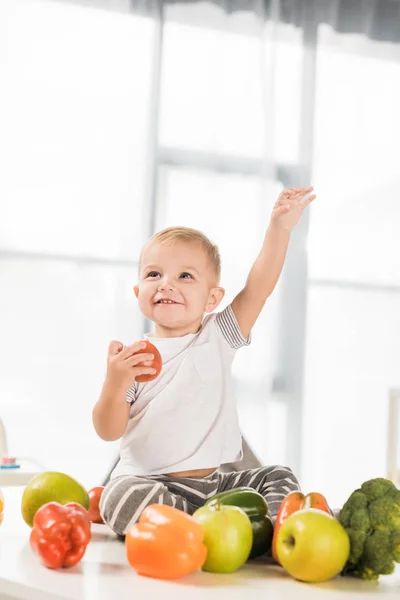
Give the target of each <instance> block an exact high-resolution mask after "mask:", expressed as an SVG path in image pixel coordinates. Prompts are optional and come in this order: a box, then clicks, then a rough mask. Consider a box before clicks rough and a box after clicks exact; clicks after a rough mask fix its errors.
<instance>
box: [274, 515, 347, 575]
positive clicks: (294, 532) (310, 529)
mask: <svg viewBox="0 0 400 600" xmlns="http://www.w3.org/2000/svg"><path fill="white" fill-rule="evenodd" d="M276 552H277V555H278V560H279V562H280V564H281V565H282V567H283V568H284V569H285V570H286V571H287V572H288V573H289V574H290V575H292V577H294V578H295V579H299V580H300V581H307V582H314V583H315V582H319V581H326V580H327V579H331V578H332V577H335V575H337V574H338V573H340V571H341V570H342V569H343V567H344V566H345V564H346V562H347V559H348V557H349V553H350V540H349V536H348V535H347V533H346V531H345V530H344V528H343V527H342V526H341V524H340V523H339V521H337V520H336V519H335V518H334V517H332V516H331V515H329V514H328V513H326V512H324V511H322V510H319V509H316V508H305V509H301V510H298V511H296V512H294V513H292V514H291V515H290V516H289V517H288V518H287V519H286V521H284V522H283V523H282V525H281V527H280V529H279V531H278V534H277V537H276Z"/></svg>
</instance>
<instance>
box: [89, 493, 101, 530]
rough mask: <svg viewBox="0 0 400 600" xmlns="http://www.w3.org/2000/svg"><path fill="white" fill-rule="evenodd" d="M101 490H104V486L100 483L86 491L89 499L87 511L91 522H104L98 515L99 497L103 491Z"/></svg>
mask: <svg viewBox="0 0 400 600" xmlns="http://www.w3.org/2000/svg"><path fill="white" fill-rule="evenodd" d="M103 490H104V487H103V486H101V485H100V486H97V487H94V488H92V489H91V490H89V492H88V494H89V499H90V506H89V511H88V512H89V519H90V520H91V521H92V523H104V521H103V519H102V518H101V516H100V509H99V502H100V498H101V495H102V493H103Z"/></svg>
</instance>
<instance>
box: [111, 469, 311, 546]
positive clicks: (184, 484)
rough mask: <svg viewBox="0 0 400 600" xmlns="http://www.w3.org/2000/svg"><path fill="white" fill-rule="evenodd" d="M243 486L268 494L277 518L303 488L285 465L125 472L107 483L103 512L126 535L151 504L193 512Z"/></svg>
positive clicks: (113, 525)
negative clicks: (204, 472)
mask: <svg viewBox="0 0 400 600" xmlns="http://www.w3.org/2000/svg"><path fill="white" fill-rule="evenodd" d="M243 486H245V487H251V488H253V489H255V490H256V491H258V492H260V494H262V495H263V496H264V498H265V499H266V500H267V502H268V506H269V508H270V512H271V516H272V519H273V521H275V518H276V515H277V512H278V510H279V506H280V504H281V502H282V500H283V498H284V497H285V496H286V495H287V494H288V493H289V492H291V491H293V490H299V489H300V487H299V482H298V481H297V479H296V477H295V476H294V475H293V473H292V471H291V469H289V468H288V467H281V466H269V467H259V468H257V469H248V470H246V471H239V472H237V471H235V472H233V473H221V472H219V471H216V472H215V473H213V474H212V475H209V476H208V477H180V478H173V477H169V476H168V475H154V476H151V477H137V476H133V475H123V476H121V477H117V478H116V479H112V480H111V481H110V482H109V483H108V484H107V485H106V487H105V489H104V492H103V494H102V497H101V501H100V512H101V515H102V517H103V519H104V521H105V523H107V524H108V525H109V526H110V527H111V529H112V530H113V531H115V533H117V534H118V535H124V534H125V533H126V532H127V531H128V530H129V528H130V527H131V526H132V525H133V524H134V523H136V521H137V520H138V519H139V517H140V514H141V513H142V511H143V509H144V508H145V507H146V506H148V505H150V504H166V505H168V506H173V507H175V508H178V509H180V510H183V511H185V512H187V513H189V514H193V513H194V511H195V510H196V509H197V508H199V507H200V506H203V504H204V503H205V501H206V500H208V498H211V497H212V496H214V494H217V493H219V492H223V491H225V490H230V489H235V488H238V487H243Z"/></svg>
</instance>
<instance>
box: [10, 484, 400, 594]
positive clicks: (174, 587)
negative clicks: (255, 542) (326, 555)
mask: <svg viewBox="0 0 400 600" xmlns="http://www.w3.org/2000/svg"><path fill="white" fill-rule="evenodd" d="M3 493H4V496H5V501H6V508H5V518H4V522H3V525H2V526H0V598H1V597H2V595H1V594H8V595H9V596H11V597H15V598H21V599H23V600H65V599H68V600H94V599H95V600H142V599H143V600H153V599H154V598H161V599H162V600H188V598H189V599H190V600H243V598H246V600H255V599H256V598H257V599H262V600H287V599H288V598H289V599H290V600H313V599H317V598H318V599H319V598H321V597H323V598H324V599H325V598H327V599H328V600H329V598H332V599H333V600H334V597H335V596H336V597H337V598H338V600H359V599H361V598H363V599H365V597H366V596H368V597H369V598H371V600H372V598H379V597H381V596H383V595H384V598H385V600H386V599H389V598H396V599H398V598H399V593H400V571H398V572H397V573H396V574H395V575H392V576H386V577H381V579H380V581H379V582H364V581H360V580H356V579H352V578H348V577H340V576H339V577H337V578H335V579H334V580H332V581H329V582H326V583H323V584H305V583H300V582H298V581H295V580H294V579H292V578H291V577H290V576H289V575H287V574H286V573H285V572H284V571H283V569H281V568H280V567H278V566H275V565H271V564H267V563H266V562H264V561H259V562H257V563H254V562H253V563H248V564H246V565H245V566H244V567H242V568H241V569H239V570H238V571H237V572H236V573H233V574H232V575H214V574H210V573H203V572H201V571H199V572H197V573H193V574H192V575H189V576H187V577H184V578H181V579H179V580H176V581H173V582H166V581H159V580H155V579H149V578H146V577H141V576H139V575H137V574H136V573H135V572H134V571H133V570H132V569H131V567H130V566H129V564H128V562H127V560H126V557H125V546H124V544H123V543H122V542H121V541H119V540H118V539H117V538H116V536H115V535H114V534H113V533H112V532H111V531H110V530H109V529H108V527H106V526H105V525H93V528H92V541H91V542H90V544H89V546H88V548H87V551H86V554H85V556H84V558H83V559H82V561H81V562H80V563H79V564H78V565H76V566H75V567H73V568H72V569H62V570H58V571H52V570H49V569H46V568H45V567H43V566H42V565H41V564H40V563H39V560H38V558H37V557H36V556H35V555H34V554H33V552H32V551H31V549H30V547H29V542H28V539H29V532H30V529H29V527H28V526H27V525H26V524H25V523H24V522H23V520H22V517H21V515H20V498H21V494H22V488H6V489H4V490H3Z"/></svg>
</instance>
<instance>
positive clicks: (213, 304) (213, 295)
mask: <svg viewBox="0 0 400 600" xmlns="http://www.w3.org/2000/svg"><path fill="white" fill-rule="evenodd" d="M224 296H225V290H224V288H222V287H213V288H211V290H210V294H209V296H208V303H207V306H206V312H212V311H213V310H215V309H216V308H217V306H218V304H219V303H220V302H221V300H222V298H223V297H224Z"/></svg>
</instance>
